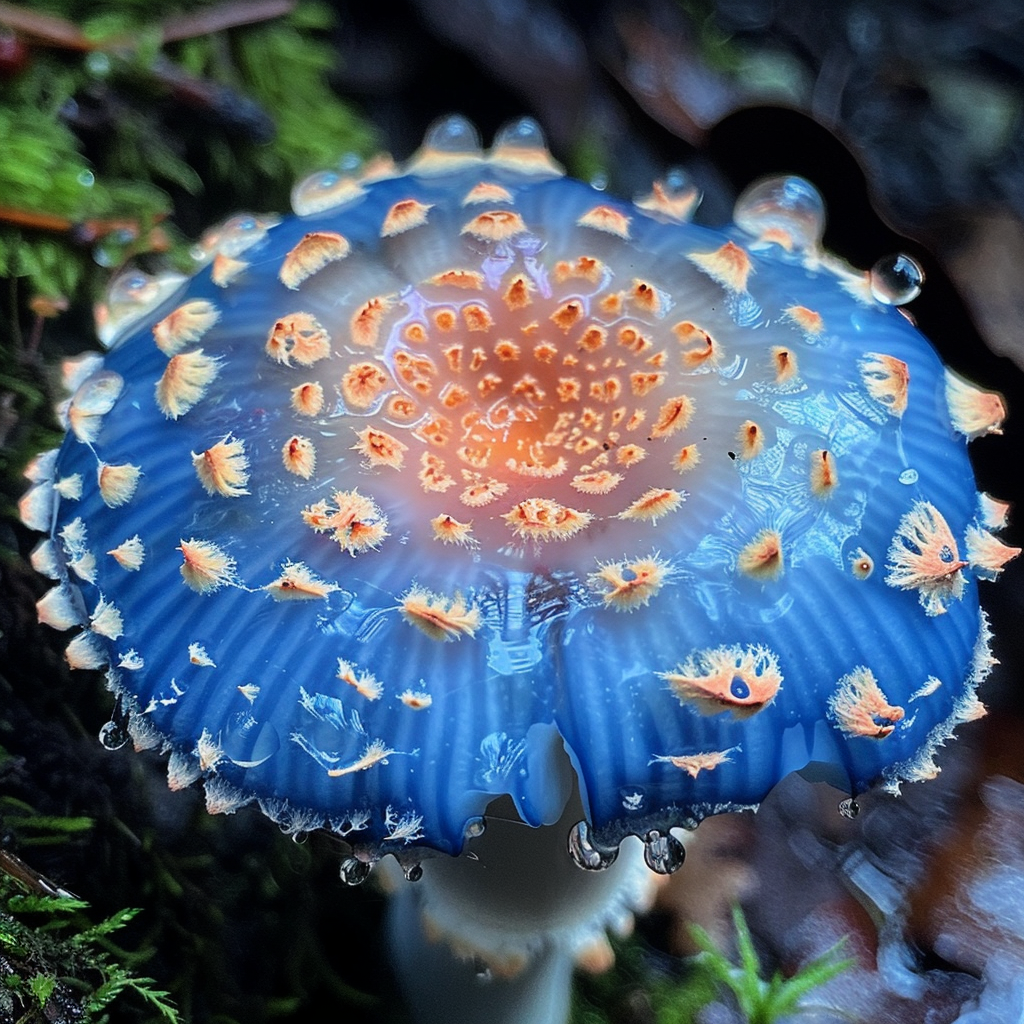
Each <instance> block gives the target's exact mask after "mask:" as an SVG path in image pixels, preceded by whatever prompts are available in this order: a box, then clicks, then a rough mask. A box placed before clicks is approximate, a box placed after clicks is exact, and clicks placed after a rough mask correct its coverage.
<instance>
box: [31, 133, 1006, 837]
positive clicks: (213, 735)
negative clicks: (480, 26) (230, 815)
mask: <svg viewBox="0 0 1024 1024" xmlns="http://www.w3.org/2000/svg"><path fill="white" fill-rule="evenodd" d="M459 125H463V126H464V123H463V122H458V121H450V122H445V123H444V124H442V126H441V127H440V128H439V129H437V130H436V131H435V132H434V134H433V135H432V136H430V137H428V140H427V142H426V144H425V146H424V149H423V150H421V152H420V153H419V154H418V155H417V156H416V157H415V158H414V159H413V160H412V161H411V162H410V163H409V164H408V165H407V166H406V167H404V168H394V167H393V166H388V165H386V164H374V165H369V166H367V167H366V168H364V169H363V170H362V172H361V173H359V174H358V175H355V176H350V177H344V176H342V175H340V174H334V173H325V174H321V175H317V176H314V177H313V178H311V179H308V180H307V181H306V182H305V183H303V184H302V185H300V186H299V188H298V189H297V190H296V195H295V206H296V210H297V214H296V215H294V216H289V217H285V218H283V219H277V218H259V217H245V216H243V217H239V218H235V219H234V220H232V221H231V222H228V223H227V224H226V225H222V226H221V228H220V229H217V230H215V231H213V232H210V233H208V235H207V236H205V238H204V240H203V242H202V243H201V244H200V246H199V247H198V249H197V253H198V255H199V257H200V258H201V260H202V261H204V266H203V269H201V270H200V271H199V272H198V273H197V274H196V275H195V276H194V277H192V278H191V279H190V280H188V281H185V282H182V281H179V280H172V281H170V282H167V281H165V280H152V279H149V278H147V277H146V276H145V275H141V274H135V275H132V276H130V277H129V278H127V279H122V280H121V281H120V282H118V283H117V285H116V287H115V290H114V292H113V293H112V295H111V297H110V300H109V302H108V303H107V304H106V306H105V307H104V309H103V310H102V315H101V318H100V322H101V333H102V335H103V336H104V337H105V338H106V339H107V340H108V341H110V342H111V344H110V348H109V351H108V352H107V354H106V355H105V356H104V357H103V359H102V364H99V363H98V362H96V361H87V362H86V363H85V364H84V365H83V366H80V367H79V371H78V376H79V377H80V378H82V379H81V380H79V381H78V382H77V390H76V391H75V394H74V396H73V397H72V399H71V401H70V403H69V405H68V407H67V409H66V419H67V423H68V427H69V432H68V437H67V439H66V441H65V443H64V445H63V446H62V447H61V449H60V450H59V451H58V452H57V453H55V454H51V455H49V456H46V457H43V458H41V459H40V460H39V461H38V462H37V464H36V465H35V466H34V467H33V469H32V471H31V473H32V476H33V479H34V480H35V483H36V486H35V487H34V488H33V489H32V490H31V491H30V492H29V494H28V495H27V496H26V498H25V499H24V501H23V505H22V514H23V518H24V519H25V521H26V522H28V523H29V524H30V525H32V526H35V527H37V528H39V529H41V530H43V531H45V532H47V533H48V534H49V539H48V540H46V541H44V542H43V544H42V545H41V547H40V549H39V550H38V552H37V555H36V564H37V567H38V568H40V569H41V570H42V571H44V572H46V573H47V574H48V575H50V576H52V577H53V578H54V579H55V580H56V581H57V582H56V585H55V587H54V589H53V590H52V591H51V592H50V593H49V594H47V595H46V597H44V598H43V599H42V601H40V606H39V608H40V617H41V618H42V619H43V620H44V621H47V622H49V623H50V624H52V625H54V626H56V627H57V628H60V629H76V630H77V633H76V634H75V635H74V636H73V637H72V639H71V641H70V644H69V648H68V658H69V660H70V661H71V663H72V665H75V666H78V667H86V668H98V667H102V666H107V667H108V672H109V680H110V683H111V686H112V688H113V689H114V691H115V692H116V693H117V694H118V695H119V698H120V701H121V702H122V705H123V707H124V710H125V712H126V713H127V715H128V717H129V719H130V724H129V731H130V732H131V735H132V737H133V738H134V740H135V742H136V745H137V746H160V747H162V748H164V749H167V750H169V752H170V779H171V783H172V785H174V786H179V785H184V784H187V783H189V782H191V781H193V780H195V779H196V778H198V777H200V776H202V777H203V778H204V779H205V784H206V788H207V793H208V802H209V805H210V807H211V810H219V811H231V810H234V809H235V808H236V807H239V806H241V805H243V804H245V803H248V802H250V801H253V800H256V801H258V802H259V804H260V806H261V807H262V808H263V810H264V811H265V812H266V813H267V814H269V815H271V816H272V817H273V818H275V819H276V820H277V821H279V822H281V824H282V825H283V826H284V827H286V828H288V829H291V830H295V831H304V830H308V829H312V828H319V827H324V828H328V829H333V830H334V831H335V832H337V833H338V834H340V835H342V836H344V837H345V838H347V839H348V840H350V841H351V842H353V843H354V844H357V845H359V846H361V847H362V849H363V850H364V851H368V852H369V853H370V854H372V855H379V854H380V853H381V852H386V851H389V850H400V849H404V848H406V847H408V846H410V845H413V844H415V845H424V846H429V847H433V848H435V849H439V850H442V851H446V852H452V853H455V852H458V850H459V849H460V848H461V846H462V842H463V838H464V835H465V831H466V828H467V825H468V824H469V823H471V822H472V821H474V820H475V819H477V818H478V817H479V816H480V815H481V814H482V813H483V810H484V808H485V806H486V805H487V803H488V802H489V801H490V800H491V799H492V798H493V797H494V796H495V795H498V794H503V793H508V794H510V795H511V796H512V798H513V799H514V801H515V803H516V806H517V808H518V810H519V813H520V814H521V815H522V817H523V819H524V820H525V821H527V822H529V823H532V824H541V823H546V822H551V821H554V820H556V819H557V818H558V815H559V813H560V811H561V809H562V805H563V803H564V801H565V797H566V793H565V792H563V791H562V790H561V789H560V788H559V786H552V785H551V784H550V778H551V776H552V775H557V773H552V772H551V771H550V770H549V768H550V764H551V759H552V757H553V756H555V754H554V752H556V751H557V750H559V749H560V748H561V745H562V744H563V743H564V745H565V747H566V749H567V750H568V751H569V755H570V757H571V758H572V760H573V763H574V765H575V767H576V769H577V772H578V776H579V779H580V785H581V790H582V795H583V801H584V806H585V808H586V813H587V820H588V822H589V825H590V829H591V833H592V835H593V836H594V837H596V838H597V839H598V840H599V841H601V842H604V843H616V842H617V841H618V840H619V839H620V838H621V837H622V836H624V835H626V834H630V833H635V834H641V835H643V834H647V833H649V832H650V831H651V830H652V829H653V830H661V831H662V832H664V831H666V830H667V828H668V827H670V826H672V825H676V824H691V823H694V822H696V821H699V820H700V819H702V818H703V817H705V816H707V815H709V814H714V813H717V812H720V811H724V810H729V809H733V808H736V807H742V806H750V805H755V804H757V803H758V802H759V801H760V800H761V799H762V798H763V797H764V796H765V794H766V793H767V792H768V791H769V790H770V789H771V788H772V786H773V785H774V784H775V783H776V782H777V781H779V779H781V778H782V777H783V776H784V775H786V774H787V773H789V772H791V771H794V770H800V769H806V768H808V767H809V766H814V768H813V770H816V771H820V772H822V773H823V774H824V775H825V776H826V777H828V778H830V779H831V780H832V781H834V782H837V783H838V784H840V785H842V786H844V787H846V788H847V789H848V791H850V792H851V793H857V792H860V791H862V790H863V789H865V788H866V787H867V786H869V785H871V784H873V783H876V782H877V781H878V780H882V781H883V783H884V784H885V785H886V786H887V787H888V788H891V789H898V787H899V785H900V783H901V782H902V781H904V780H915V779H920V778H925V777H928V776H930V775H932V774H934V773H935V772H936V771H937V770H938V769H937V767H936V766H935V764H934V761H933V755H934V754H935V752H936V749H937V747H938V746H939V745H941V743H942V742H943V741H944V740H945V739H947V738H948V737H949V736H950V734H951V732H952V730H953V728H954V727H955V726H956V725H957V724H958V723H960V722H963V721H965V720H968V719H970V718H972V717H976V716H977V715H978V714H980V713H981V712H982V711H983V709H982V708H981V705H980V704H979V703H978V702H977V700H976V698H975V687H976V685H977V683H978V682H979V681H980V679H981V678H982V677H983V676H984V675H985V673H986V672H987V669H988V666H989V664H990V660H991V659H990V657H989V654H988V648H987V630H986V627H985V621H984V616H983V613H982V612H981V610H980V608H979V603H978V588H977V585H976V581H977V580H978V579H979V578H981V579H989V578H993V577H994V576H995V575H997V574H998V572H999V570H1000V568H1001V566H1002V564H1003V562H1004V561H1006V560H1007V559H1008V558H1009V557H1012V555H1013V554H1014V553H1015V549H1011V548H1008V547H1006V546H1005V545H1003V544H1002V543H1001V542H1000V541H998V540H997V539H996V537H995V536H994V530H996V529H997V528H998V527H999V526H1000V525H1001V518H1002V515H1003V513H1004V511H1005V509H1003V507H1002V506H1000V505H999V503H997V502H995V501H993V500H991V499H988V498H987V497H984V496H981V497H979V495H978V494H977V493H976V488H975V483H974V477H973V474H972V471H971V466H970V463H969V460H968V456H967V451H966V441H967V440H968V439H969V438H971V437H975V436H978V435H980V434H983V433H985V432H988V431H993V430H998V426H999V422H1000V421H1001V418H1002V415H1003V409H1002V405H1001V402H1000V400H999V398H998V396H996V395H993V394H990V393H986V392H982V391H979V390H977V389H975V388H973V387H971V386H970V385H967V384H965V383H964V382H962V381H961V380H960V379H959V378H957V377H955V376H954V375H952V374H950V373H948V372H947V371H946V370H945V369H944V368H943V366H942V364H941V363H940V361H939V359H938V358H937V356H936V354H935V353H934V351H933V350H932V348H931V346H930V345H929V344H928V342H927V341H926V340H925V339H924V338H923V337H922V336H921V334H920V333H919V332H918V331H917V330H916V329H915V327H914V326H913V325H912V324H911V323H910V322H909V321H908V319H907V317H905V316H904V315H902V313H901V312H900V310H899V309H897V308H895V307H894V306H892V305H890V304H887V302H886V301H880V300H879V298H878V297H876V296H878V295H881V296H882V298H883V299H888V300H889V301H891V300H892V299H893V296H892V295H886V294H885V285H886V281H885V280H884V278H883V279H882V280H879V278H878V275H877V274H876V275H875V277H874V278H872V276H871V275H867V274H860V273H856V272H854V271H851V270H850V269H849V268H847V267H845V265H842V264H840V263H839V262H838V261H837V260H835V259H834V258H832V257H830V256H828V255H827V254H825V253H823V252H822V251H821V250H820V247H819V239H820V234H821V226H822V224H821V210H820V200H818V199H817V196H816V194H815V193H814V192H813V190H812V189H810V187H809V186H807V185H806V183H804V182H800V181H798V180H794V179H786V180H784V181H781V182H780V181H774V182H769V183H766V184H762V185H760V186H757V187H756V189H755V190H753V191H752V192H751V193H749V194H748V196H747V197H746V198H745V199H744V200H741V203H740V205H739V207H738V210H737V224H734V225H731V226H729V227H727V228H725V229H724V230H723V231H712V230H708V229H705V228H701V227H697V226H694V225H691V224H689V223H688V222H687V216H688V213H689V209H690V208H691V207H692V205H693V196H692V194H691V193H689V192H688V191H687V190H686V189H685V188H682V187H680V186H676V187H672V186H669V185H657V186H655V188H654V190H653V191H652V193H651V194H650V195H649V196H647V197H645V198H644V199H642V200H639V201H638V202H637V203H635V204H632V203H626V202H619V201H617V200H614V199H610V198H608V197H607V196H606V195H604V194H603V193H600V192H598V191H596V190H595V189H593V188H591V187H589V186H588V185H585V184H582V183H580V182H577V181H572V180H569V179H567V178H565V177H564V176H562V174H561V173H560V170H559V169H558V167H557V166H556V165H555V164H554V163H553V162H552V161H551V159H550V157H549V156H548V154H547V153H546V151H545V150H544V148H543V143H542V140H540V139H539V137H538V136H537V135H536V133H535V132H534V131H533V129H532V128H531V127H530V125H529V124H520V125H518V126H516V127H515V128H514V129H513V130H512V131H510V132H507V133H506V134H505V135H503V136H502V137H501V138H499V140H498V141H497V143H496V144H495V146H494V148H493V149H492V150H491V151H490V153H488V154H485V153H482V152H481V151H480V150H479V149H477V148H475V147H474V144H473V141H472V138H471V137H469V136H468V135H467V133H466V132H465V131H455V130H454V129H453V126H455V127H459ZM903 269H905V268H903ZM872 285H874V286H875V287H874V290H872ZM168 292H170V294H168ZM897 301H900V299H899V298H898V297H897ZM111 731H112V732H116V729H115V728H114V727H111Z"/></svg>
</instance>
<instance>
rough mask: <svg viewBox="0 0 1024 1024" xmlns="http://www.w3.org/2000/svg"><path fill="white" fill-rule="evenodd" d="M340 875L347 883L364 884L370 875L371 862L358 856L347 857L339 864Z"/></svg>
mask: <svg viewBox="0 0 1024 1024" xmlns="http://www.w3.org/2000/svg"><path fill="white" fill-rule="evenodd" d="M338 877H339V878H340V879H341V880H342V881H343V882H344V883H345V884H346V885H362V884H363V882H365V881H366V880H367V878H369V877H370V864H369V862H368V861H365V860H360V859H359V858H358V857H346V858H345V859H344V860H343V861H342V862H341V863H340V864H339V865H338Z"/></svg>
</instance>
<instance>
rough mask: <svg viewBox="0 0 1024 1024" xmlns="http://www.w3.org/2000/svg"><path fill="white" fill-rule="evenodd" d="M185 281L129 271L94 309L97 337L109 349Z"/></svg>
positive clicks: (173, 275) (172, 275)
mask: <svg viewBox="0 0 1024 1024" xmlns="http://www.w3.org/2000/svg"><path fill="white" fill-rule="evenodd" d="M185 281H186V277H185V275H184V274H177V273H174V272H172V271H166V272H165V273H162V274H146V273H143V272H142V271H141V270H136V269H128V270H126V271H125V272H124V273H123V274H118V275H117V277H115V278H114V280H113V281H111V282H110V284H109V285H108V286H107V291H106V295H105V296H104V300H103V302H101V303H100V304H99V305H97V307H96V311H95V315H96V333H97V334H98V335H99V339H100V341H102V342H103V344H104V345H106V346H107V347H108V348H109V347H110V346H111V345H112V344H113V343H114V341H115V339H117V338H118V337H120V336H121V335H122V334H124V332H125V331H127V329H128V328H129V327H131V326H132V324H135V323H137V322H138V321H139V320H141V319H142V318H143V317H144V316H145V315H146V314H147V313H150V312H152V311H153V310H154V309H156V308H157V306H159V305H160V304H161V303H163V302H164V301H165V300H166V299H168V298H169V297H170V296H171V295H173V294H174V293H175V292H176V291H177V290H178V289H179V288H180V287H181V286H182V285H183V284H184V283H185Z"/></svg>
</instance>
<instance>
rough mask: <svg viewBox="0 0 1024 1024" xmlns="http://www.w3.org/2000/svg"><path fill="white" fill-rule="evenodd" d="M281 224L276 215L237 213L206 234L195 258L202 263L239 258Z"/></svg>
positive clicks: (194, 250)
mask: <svg viewBox="0 0 1024 1024" xmlns="http://www.w3.org/2000/svg"><path fill="white" fill-rule="evenodd" d="M280 223H281V218H280V217H279V216H278V215H277V214H276V213H265V214H262V215H260V216H257V215H256V214H254V213H238V214H235V216H234V217H229V218H228V219H227V220H226V221H223V222H222V223H220V224H216V225H214V226H213V227H212V228H209V229H207V230H206V231H204V232H203V235H202V237H201V238H200V239H199V242H198V243H197V244H196V245H194V246H193V247H192V250H191V255H192V258H193V259H195V260H197V261H198V262H200V263H206V262H208V261H209V260H212V259H213V258H214V256H229V257H231V258H232V259H237V258H238V257H239V256H241V255H242V253H244V252H245V251H246V250H247V249H251V248H252V247H253V246H254V245H256V244H257V243H259V242H261V241H262V240H263V239H264V238H266V236H267V232H268V231H269V230H270V229H271V228H272V227H275V226H276V225H277V224H280Z"/></svg>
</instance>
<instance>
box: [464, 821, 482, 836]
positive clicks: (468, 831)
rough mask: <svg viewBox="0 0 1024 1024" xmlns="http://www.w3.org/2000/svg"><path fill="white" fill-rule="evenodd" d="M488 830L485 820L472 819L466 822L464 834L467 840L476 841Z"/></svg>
mask: <svg viewBox="0 0 1024 1024" xmlns="http://www.w3.org/2000/svg"><path fill="white" fill-rule="evenodd" d="M486 830H487V825H486V823H485V822H484V819H483V818H470V819H469V821H467V822H466V828H465V830H464V834H465V836H466V838H467V839H476V838H477V837H479V836H482V835H483V834H484V832H485V831H486Z"/></svg>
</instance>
